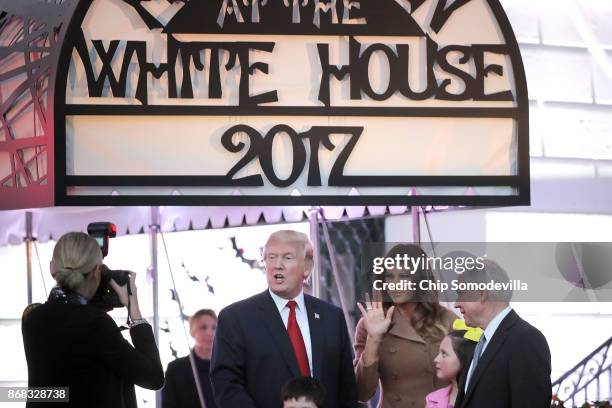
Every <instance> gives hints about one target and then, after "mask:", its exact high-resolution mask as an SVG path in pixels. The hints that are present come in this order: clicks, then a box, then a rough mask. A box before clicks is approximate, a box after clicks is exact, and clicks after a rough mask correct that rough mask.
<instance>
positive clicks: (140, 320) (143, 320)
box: [128, 319, 149, 329]
mask: <svg viewBox="0 0 612 408" xmlns="http://www.w3.org/2000/svg"><path fill="white" fill-rule="evenodd" d="M145 323H146V324H149V322H147V319H136V320H132V322H131V323H130V324H128V327H129V328H130V329H131V328H132V327H134V326H138V325H139V324H145Z"/></svg>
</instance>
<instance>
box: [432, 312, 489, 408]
mask: <svg viewBox="0 0 612 408" xmlns="http://www.w3.org/2000/svg"><path fill="white" fill-rule="evenodd" d="M481 335H482V330H481V329H474V328H471V327H468V326H466V325H465V323H464V322H463V321H462V320H455V323H454V324H453V331H451V332H450V333H448V334H447V335H446V337H444V339H442V342H441V343H440V351H439V353H438V355H437V356H436V358H435V359H434V363H435V365H436V375H437V376H438V378H440V379H442V380H448V381H450V384H449V385H448V387H446V388H441V389H439V390H436V391H434V392H432V393H429V394H428V395H427V396H426V397H425V402H426V405H425V408H449V407H454V406H455V400H456V398H457V391H458V388H457V380H458V379H459V378H461V375H462V374H463V372H464V370H468V369H469V368H470V364H471V362H472V356H473V355H474V348H475V347H476V343H478V339H480V336H481Z"/></svg>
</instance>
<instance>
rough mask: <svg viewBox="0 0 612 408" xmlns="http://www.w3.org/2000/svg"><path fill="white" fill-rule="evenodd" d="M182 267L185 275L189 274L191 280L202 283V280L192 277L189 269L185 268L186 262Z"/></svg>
mask: <svg viewBox="0 0 612 408" xmlns="http://www.w3.org/2000/svg"><path fill="white" fill-rule="evenodd" d="M181 267H182V268H183V269H184V270H185V273H187V276H188V277H189V279H191V280H192V281H194V282H199V281H200V279H199V278H198V277H197V276H195V275H192V274H191V272H189V269H187V267H186V266H185V262H181Z"/></svg>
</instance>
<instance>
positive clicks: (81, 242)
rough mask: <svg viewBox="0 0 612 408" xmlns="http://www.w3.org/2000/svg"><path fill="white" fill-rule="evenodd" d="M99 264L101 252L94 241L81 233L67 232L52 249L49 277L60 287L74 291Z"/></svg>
mask: <svg viewBox="0 0 612 408" xmlns="http://www.w3.org/2000/svg"><path fill="white" fill-rule="evenodd" d="M101 263H102V251H101V250H100V246H99V245H98V243H97V242H96V240H95V239H93V238H92V237H90V236H89V235H87V234H84V233H82V232H68V233H66V234H64V235H62V236H61V238H60V239H59V240H58V241H57V243H56V244H55V248H53V258H52V259H51V275H52V276H53V278H54V279H55V281H56V282H57V283H58V284H59V285H60V286H61V287H64V288H67V289H71V290H75V289H78V288H79V287H81V285H83V282H84V281H85V277H86V275H87V274H89V273H91V272H92V271H93V270H95V269H96V267H97V266H98V265H100V264H101Z"/></svg>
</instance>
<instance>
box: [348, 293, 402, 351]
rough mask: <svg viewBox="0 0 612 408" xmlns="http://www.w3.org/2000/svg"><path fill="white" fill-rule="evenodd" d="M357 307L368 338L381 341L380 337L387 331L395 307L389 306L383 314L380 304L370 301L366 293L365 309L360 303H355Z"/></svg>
mask: <svg viewBox="0 0 612 408" xmlns="http://www.w3.org/2000/svg"><path fill="white" fill-rule="evenodd" d="M357 307H359V310H361V315H362V316H363V318H364V321H365V327H366V330H367V331H368V336H370V337H372V338H373V339H375V340H381V339H382V336H383V335H384V334H385V333H386V332H387V331H388V330H389V326H390V325H391V317H392V316H393V311H394V310H395V306H391V307H390V308H389V309H388V310H387V313H385V310H384V309H383V304H382V302H373V301H370V295H369V294H368V293H366V301H365V308H364V307H363V305H362V304H361V303H357Z"/></svg>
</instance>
